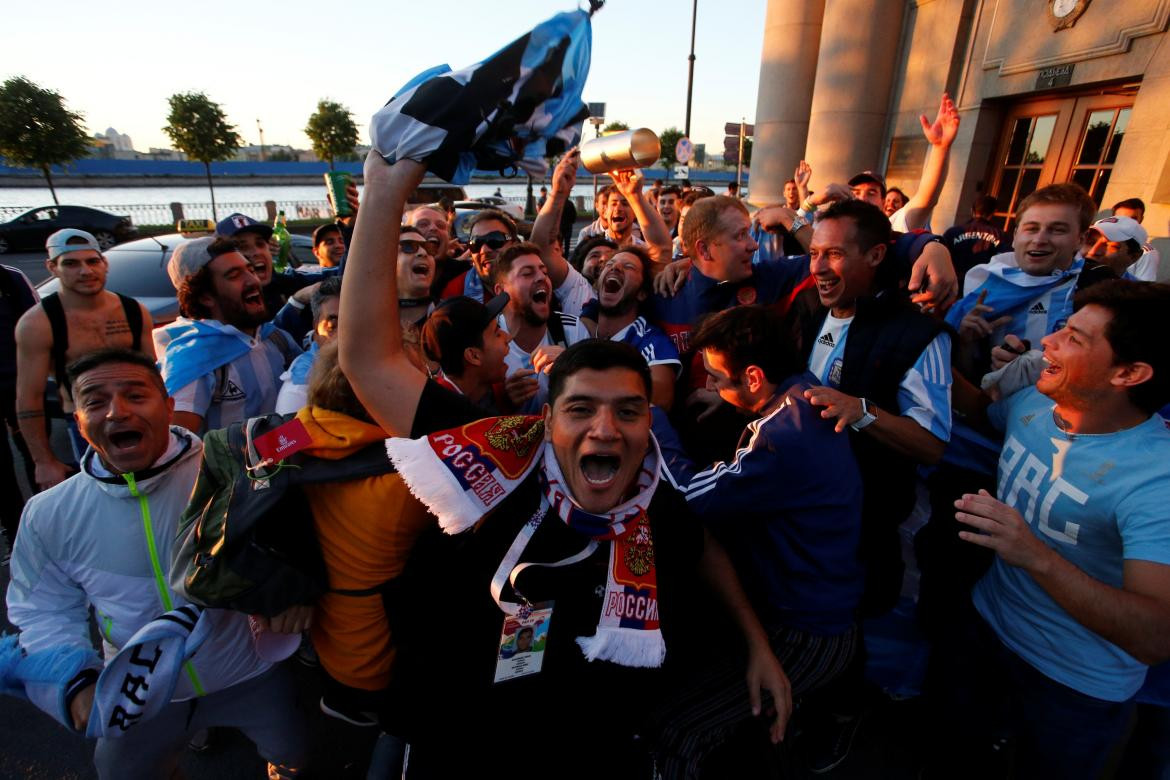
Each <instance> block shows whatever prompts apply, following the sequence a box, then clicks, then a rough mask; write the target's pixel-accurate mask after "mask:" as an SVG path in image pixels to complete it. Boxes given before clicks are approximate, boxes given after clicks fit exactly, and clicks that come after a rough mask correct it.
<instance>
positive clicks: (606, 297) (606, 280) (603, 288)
mask: <svg viewBox="0 0 1170 780" xmlns="http://www.w3.org/2000/svg"><path fill="white" fill-rule="evenodd" d="M625 286H626V280H625V275H624V274H623V273H622V272H621V271H618V270H613V271H610V272H608V273H606V274H605V275H604V276H602V277H601V284H600V286H599V290H598V292H599V293H600V295H599V296H598V297H599V298H600V299H601V304H602V305H603V306H613V305H614V304H616V303H618V302H619V301H621V296H622V291H623V290H624V289H625Z"/></svg>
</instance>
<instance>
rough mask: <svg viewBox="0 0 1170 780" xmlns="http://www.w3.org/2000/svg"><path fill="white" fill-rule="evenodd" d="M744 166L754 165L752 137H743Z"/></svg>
mask: <svg viewBox="0 0 1170 780" xmlns="http://www.w3.org/2000/svg"><path fill="white" fill-rule="evenodd" d="M743 167H745V168H750V167H752V139H750V138H745V139H743Z"/></svg>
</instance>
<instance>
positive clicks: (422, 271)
mask: <svg viewBox="0 0 1170 780" xmlns="http://www.w3.org/2000/svg"><path fill="white" fill-rule="evenodd" d="M410 272H411V273H412V274H413V275H415V276H417V277H420V278H429V277H430V275H431V264H430V262H429V261H428V260H416V261H414V263H412V264H411V266H410Z"/></svg>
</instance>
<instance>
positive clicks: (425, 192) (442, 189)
mask: <svg viewBox="0 0 1170 780" xmlns="http://www.w3.org/2000/svg"><path fill="white" fill-rule="evenodd" d="M443 198H447V199H448V200H450V201H451V202H455V201H457V200H466V199H467V190H465V189H463V188H462V187H460V186H459V185H458V184H447V183H442V184H439V183H435V182H423V183H422V184H420V185H418V189H416V190H415V191H414V192H412V193H410V197H409V198H407V199H406V202H407V203H409V204H411V205H414V204H417V203H438V202H439V201H440V200H442V199H443Z"/></svg>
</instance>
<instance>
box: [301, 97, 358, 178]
mask: <svg viewBox="0 0 1170 780" xmlns="http://www.w3.org/2000/svg"><path fill="white" fill-rule="evenodd" d="M305 135H307V136H309V141H310V142H311V143H312V144H313V153H314V154H316V155H317V158H318V159H321V160H328V161H329V170H333V161H334V160H335V159H338V158H341V157H343V156H344V155H347V154H352V153H353V148H354V147H355V146H357V143H358V129H357V125H356V124H354V121H353V114H352V113H351V112H350V110H349V109H348V108H346V107H345V106H343V105H341V104H340V103H334V102H333V101H332V100H319V101H317V113H315V114H313V115H312V116H310V117H309V124H307V125H305Z"/></svg>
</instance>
